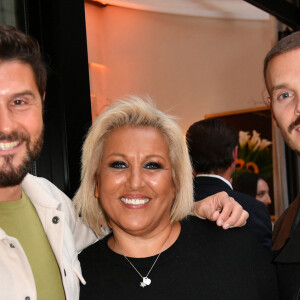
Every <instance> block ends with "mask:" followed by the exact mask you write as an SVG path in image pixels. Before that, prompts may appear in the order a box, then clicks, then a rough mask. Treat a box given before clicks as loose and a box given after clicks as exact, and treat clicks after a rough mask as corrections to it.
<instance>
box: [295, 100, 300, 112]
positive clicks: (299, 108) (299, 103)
mask: <svg viewBox="0 0 300 300" xmlns="http://www.w3.org/2000/svg"><path fill="white" fill-rule="evenodd" d="M295 115H297V116H299V115H300V96H299V95H297V98H296V105H295Z"/></svg>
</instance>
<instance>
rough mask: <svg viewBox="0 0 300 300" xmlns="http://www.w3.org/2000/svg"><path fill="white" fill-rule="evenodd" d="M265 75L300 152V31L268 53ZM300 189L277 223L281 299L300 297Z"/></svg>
mask: <svg viewBox="0 0 300 300" xmlns="http://www.w3.org/2000/svg"><path fill="white" fill-rule="evenodd" d="M264 76H265V83H266V87H267V90H268V92H269V98H268V102H269V105H270V107H271V110H272V114H273V120H274V123H275V125H276V126H278V128H279V129H280V131H281V133H282V135H283V137H284V139H285V141H286V142H287V144H288V145H289V147H290V148H291V149H293V150H295V151H296V152H297V153H298V154H299V153H300V32H295V33H293V34H291V35H289V36H287V37H285V38H283V39H282V40H280V41H279V42H278V43H277V44H276V45H275V46H274V47H273V48H272V49H271V50H270V51H269V53H268V54H267V56H266V58H265V62H264ZM299 201H300V193H299V194H298V196H297V197H296V199H295V200H294V201H293V203H292V204H291V205H290V207H289V208H288V209H287V210H286V211H285V212H284V213H283V215H282V216H281V217H280V218H279V220H278V221H277V222H276V224H275V228H274V233H273V251H274V263H275V265H276V268H277V274H278V282H279V289H280V295H281V299H286V300H289V299H300V209H299Z"/></svg>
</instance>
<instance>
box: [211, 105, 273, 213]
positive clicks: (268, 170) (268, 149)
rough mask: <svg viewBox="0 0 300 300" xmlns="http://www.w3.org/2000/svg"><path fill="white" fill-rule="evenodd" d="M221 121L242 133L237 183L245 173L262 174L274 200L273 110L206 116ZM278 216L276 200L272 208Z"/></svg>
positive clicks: (240, 134) (250, 110)
mask: <svg viewBox="0 0 300 300" xmlns="http://www.w3.org/2000/svg"><path fill="white" fill-rule="evenodd" d="M205 118H206V119H207V118H219V119H221V120H223V121H224V122H226V123H228V124H229V125H231V126H232V127H233V128H235V129H236V130H237V132H239V153H238V160H237V164H236V171H235V173H234V175H233V180H236V179H237V177H238V176H240V175H241V174H242V173H245V172H249V173H255V174H258V176H259V177H261V178H263V179H264V180H265V181H266V182H267V184H268V186H269V189H270V197H271V199H273V198H274V197H273V164H272V115H271V111H270V109H269V107H260V108H254V109H247V110H239V111H232V112H225V113H219V114H212V115H206V116H205ZM268 209H269V212H270V215H271V216H272V215H274V201H272V203H271V204H270V205H269V206H268Z"/></svg>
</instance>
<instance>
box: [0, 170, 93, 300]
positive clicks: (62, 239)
mask: <svg viewBox="0 0 300 300" xmlns="http://www.w3.org/2000/svg"><path fill="white" fill-rule="evenodd" d="M22 188H23V190H24V191H25V193H26V195H27V196H28V197H29V199H30V200H31V201H32V203H33V205H34V206H35V208H36V211H37V213H38V215H39V218H40V220H41V223H42V225H43V227H44V230H45V233H46V235H47V237H48V240H49V242H50V245H51V247H52V249H53V252H54V255H55V257H56V260H57V263H58V266H59V269H60V272H61V274H62V275H61V276H62V281H63V286H64V290H65V295H66V299H67V300H76V299H79V280H80V281H81V282H83V283H85V281H84V279H83V278H82V274H81V268H80V264H79V261H78V259H77V254H78V252H80V251H81V250H82V249H84V248H85V247H87V246H88V245H90V244H91V243H93V242H95V240H96V237H95V235H94V233H93V232H92V231H91V229H89V228H88V227H87V226H85V225H84V224H83V223H82V222H81V220H80V219H79V218H76V214H75V210H74V207H73V204H72V201H71V200H70V199H69V198H68V197H67V196H66V195H65V194H64V193H63V192H61V191H60V190H59V189H58V188H57V187H55V186H54V185H53V184H52V183H51V182H49V181H48V180H46V179H44V178H40V177H35V176H32V175H29V174H28V175H27V176H26V177H25V178H24V180H23V183H22ZM24 226H26V224H24ZM0 299H1V300H19V299H20V300H21V299H22V300H37V295H36V287H35V282H34V278H33V273H32V271H31V267H30V265H29V262H28V259H27V257H26V255H25V252H24V250H23V249H22V247H21V245H20V243H19V242H18V240H17V239H15V238H13V237H10V236H8V235H7V234H6V233H5V232H4V230H2V229H1V228H0Z"/></svg>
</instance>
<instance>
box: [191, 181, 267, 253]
mask: <svg viewBox="0 0 300 300" xmlns="http://www.w3.org/2000/svg"><path fill="white" fill-rule="evenodd" d="M222 191H225V192H226V193H227V194H228V195H229V196H230V197H233V198H234V200H235V201H237V202H238V203H239V204H240V205H241V206H242V207H243V209H245V210H246V211H247V212H248V213H249V218H248V220H247V223H246V225H245V229H246V230H247V231H249V232H250V233H251V234H252V236H253V237H254V238H255V239H256V240H257V241H258V242H259V243H260V244H261V245H263V246H264V247H265V248H266V249H267V250H268V251H269V253H270V257H271V248H272V224H271V218H270V215H269V212H268V209H267V207H266V205H265V204H264V203H262V202H260V201H258V200H256V199H254V198H252V197H250V196H248V195H246V194H243V193H240V192H238V191H235V190H232V189H231V188H230V186H229V185H228V184H227V183H226V182H224V181H223V180H221V179H219V178H216V177H209V176H200V177H196V178H195V179H194V198H195V200H196V201H197V200H201V199H204V198H206V197H208V196H211V195H213V194H216V193H218V192H222Z"/></svg>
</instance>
